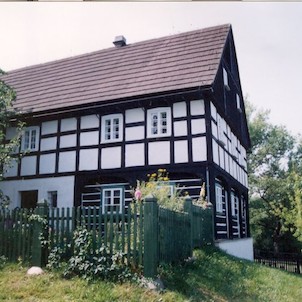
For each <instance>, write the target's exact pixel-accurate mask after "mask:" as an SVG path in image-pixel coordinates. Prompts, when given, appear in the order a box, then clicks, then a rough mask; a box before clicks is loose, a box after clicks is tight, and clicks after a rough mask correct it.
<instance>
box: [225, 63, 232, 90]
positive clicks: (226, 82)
mask: <svg viewBox="0 0 302 302" xmlns="http://www.w3.org/2000/svg"><path fill="white" fill-rule="evenodd" d="M223 84H224V87H225V89H226V90H228V91H229V90H231V89H230V86H229V77H228V72H227V71H226V70H225V69H224V68H223Z"/></svg>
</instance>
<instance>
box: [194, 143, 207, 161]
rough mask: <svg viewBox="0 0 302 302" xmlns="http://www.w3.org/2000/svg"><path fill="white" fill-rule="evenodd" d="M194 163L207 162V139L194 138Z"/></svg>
mask: <svg viewBox="0 0 302 302" xmlns="http://www.w3.org/2000/svg"><path fill="white" fill-rule="evenodd" d="M192 153H193V161H206V160H207V142H206V138H205V137H195V138H192Z"/></svg>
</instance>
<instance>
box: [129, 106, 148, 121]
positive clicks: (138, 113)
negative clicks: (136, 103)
mask: <svg viewBox="0 0 302 302" xmlns="http://www.w3.org/2000/svg"><path fill="white" fill-rule="evenodd" d="M125 114H126V123H127V124H128V123H138V122H143V121H144V116H145V115H144V110H143V109H142V108H136V109H128V110H126V113H125Z"/></svg>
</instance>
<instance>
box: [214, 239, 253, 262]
mask: <svg viewBox="0 0 302 302" xmlns="http://www.w3.org/2000/svg"><path fill="white" fill-rule="evenodd" d="M215 245H216V246H217V247H219V248H220V249H221V250H223V251H225V252H226V253H227V254H229V255H232V256H235V257H238V258H241V259H246V260H250V261H254V249H253V238H242V239H233V240H224V241H220V242H216V244H215Z"/></svg>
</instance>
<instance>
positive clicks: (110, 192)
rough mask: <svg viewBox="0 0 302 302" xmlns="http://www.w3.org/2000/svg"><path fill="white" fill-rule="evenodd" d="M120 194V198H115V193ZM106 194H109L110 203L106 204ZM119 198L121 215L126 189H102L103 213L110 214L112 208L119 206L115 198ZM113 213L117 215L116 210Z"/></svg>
mask: <svg viewBox="0 0 302 302" xmlns="http://www.w3.org/2000/svg"><path fill="white" fill-rule="evenodd" d="M115 192H118V194H119V195H118V196H115V195H114V193H115ZM106 193H109V201H107V202H106V197H108V196H106ZM115 197H118V198H119V204H118V208H119V213H122V210H123V206H124V189H123V188H122V187H106V188H103V189H102V212H103V213H110V212H111V207H115V206H117V204H115V203H114V198H115ZM106 207H107V208H106ZM113 213H116V211H115V210H114V211H113Z"/></svg>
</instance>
